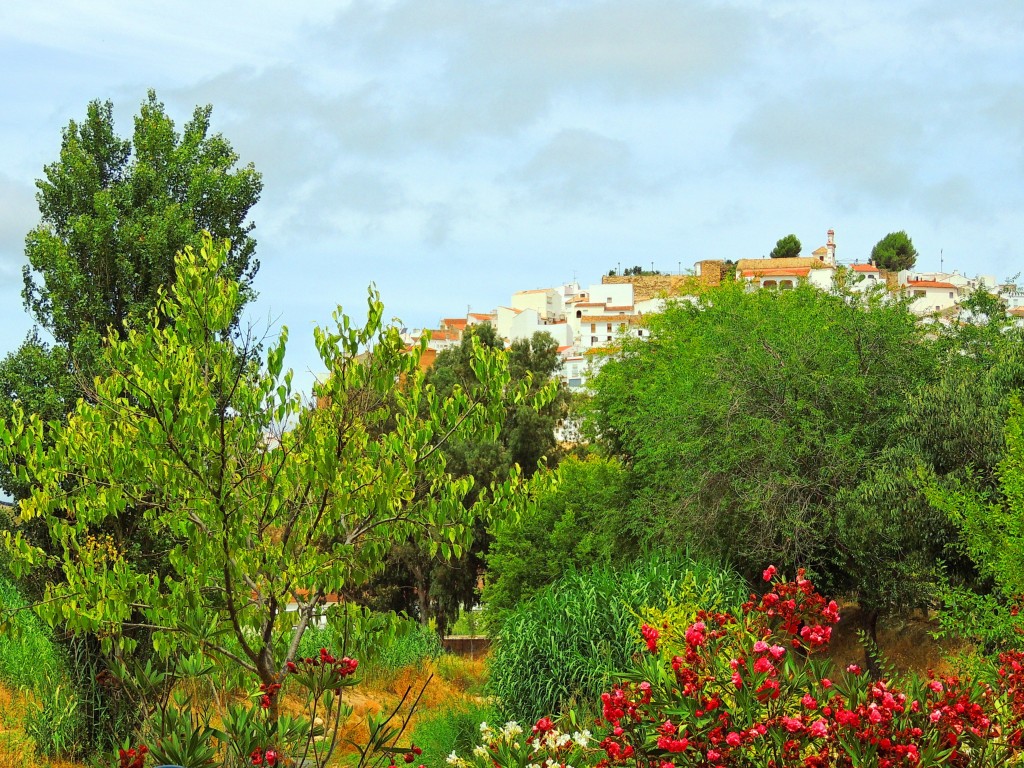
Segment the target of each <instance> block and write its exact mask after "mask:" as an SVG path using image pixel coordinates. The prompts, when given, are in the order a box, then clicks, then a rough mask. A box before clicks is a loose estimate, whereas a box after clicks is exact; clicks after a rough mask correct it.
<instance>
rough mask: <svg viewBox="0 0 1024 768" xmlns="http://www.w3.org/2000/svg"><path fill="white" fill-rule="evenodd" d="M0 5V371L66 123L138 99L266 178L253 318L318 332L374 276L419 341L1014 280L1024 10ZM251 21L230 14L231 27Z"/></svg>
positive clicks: (308, 357)
mask: <svg viewBox="0 0 1024 768" xmlns="http://www.w3.org/2000/svg"><path fill="white" fill-rule="evenodd" d="M155 5H156V4H150V3H137V2H118V1H115V0H90V1H89V2H84V1H82V2H72V1H71V0H55V1H52V2H47V3H40V2H34V1H32V2H30V1H29V0H10V1H9V2H5V3H3V5H2V7H0V71H2V72H3V77H2V78H0V97H2V99H3V103H4V104H5V108H4V110H3V112H2V114H0V145H2V146H3V147H4V152H2V153H0V353H6V352H8V351H11V350H13V349H15V348H16V347H17V346H18V344H19V343H20V341H21V340H22V339H23V338H24V335H25V332H26V331H27V330H28V328H29V327H30V324H31V323H30V320H29V318H28V316H27V315H26V314H25V313H24V311H23V309H22V305H21V298H20V289H21V266H22V264H23V263H24V254H23V243H24V237H25V234H26V233H27V232H28V230H29V229H31V228H32V227H33V226H34V225H35V224H36V223H37V222H38V212H37V209H36V205H35V200H34V187H33V183H34V180H35V179H36V178H37V177H39V176H40V175H41V173H42V168H43V166H44V165H45V164H46V163H49V162H52V161H54V160H55V159H56V157H57V155H58V149H59V145H60V132H61V129H62V128H63V127H64V126H65V125H66V124H67V122H68V121H69V120H70V119H79V118H81V117H82V116H84V114H85V107H86V104H87V102H88V101H90V100H91V99H96V98H99V99H111V100H112V101H113V102H114V104H115V114H116V116H117V120H118V130H119V132H120V133H121V134H122V135H127V134H130V131H131V117H132V115H133V114H134V113H135V112H136V111H137V109H138V106H139V104H140V103H141V101H142V100H143V99H144V97H145V93H146V90H147V89H148V88H154V89H156V91H157V95H158V97H159V98H160V99H161V100H162V101H164V103H165V104H166V107H167V111H168V112H169V113H170V114H171V115H172V117H174V119H175V120H176V121H177V122H178V124H179V125H181V124H183V123H184V122H185V121H187V119H188V118H189V116H190V115H191V112H192V109H193V107H194V106H195V105H196V104H206V103H211V104H213V108H214V110H213V124H214V129H215V130H217V131H220V132H222V133H223V134H224V135H225V136H226V137H228V139H229V140H230V141H231V142H232V144H233V145H234V147H235V149H236V150H237V151H238V152H239V154H240V155H241V157H242V160H243V161H244V162H250V161H251V162H253V163H254V164H255V166H256V167H257V168H258V169H259V170H260V171H262V172H263V175H264V184H265V190H264V193H263V197H262V199H261V201H260V203H259V204H258V205H257V206H256V207H255V208H254V209H253V211H252V213H251V218H252V220H253V221H254V222H255V223H256V229H255V231H254V235H255V236H256V238H257V241H258V246H257V256H258V258H259V259H260V261H261V263H262V269H261V271H260V273H259V275H258V277H257V282H256V288H257V290H258V291H259V293H260V296H259V299H258V301H257V302H256V303H255V304H253V305H251V307H250V315H251V316H252V318H254V320H255V321H256V322H258V323H260V322H262V323H265V322H266V321H267V320H268V319H269V320H271V321H273V322H275V323H284V324H287V325H288V326H289V327H290V329H291V344H290V354H289V362H290V365H291V366H292V367H294V368H295V369H296V371H297V373H298V374H299V381H300V382H306V381H308V377H309V373H308V372H310V371H316V370H319V365H318V364H317V361H316V358H315V353H314V350H313V345H312V343H311V340H310V339H311V332H312V327H313V325H314V324H316V323H325V322H327V321H328V320H329V318H330V315H331V312H332V311H333V310H334V308H335V307H336V306H337V305H338V304H342V305H343V306H344V307H346V308H350V309H352V310H353V311H354V312H355V313H356V314H358V313H359V310H360V309H361V307H362V306H363V303H364V301H365V292H366V286H367V285H368V284H369V283H371V282H373V283H376V285H377V287H378V288H379V289H380V291H381V292H382V294H383V298H384V301H385V304H386V306H387V308H388V311H389V313H390V314H392V315H395V316H397V317H400V318H402V320H403V321H404V323H405V324H407V325H409V326H422V325H430V324H433V323H436V321H437V320H438V318H440V317H441V316H444V315H458V314H462V313H464V312H465V311H466V308H467V306H471V307H472V308H473V310H474V311H485V310H488V309H491V308H492V307H494V306H495V305H497V304H500V303H506V302H507V301H508V296H509V294H511V293H512V292H513V291H514V290H518V289H522V288H535V287H542V286H548V285H554V284H558V283H561V282H565V281H567V280H570V279H572V278H573V276H574V275H575V276H576V277H577V278H578V279H579V280H580V282H583V283H588V282H592V281H595V282H596V281H597V280H598V279H599V276H600V274H602V273H603V272H605V271H607V269H608V268H610V267H614V266H615V265H617V264H622V265H623V266H628V265H633V264H642V265H644V266H648V265H650V264H651V263H652V262H653V263H654V266H655V267H656V268H658V269H661V270H663V271H675V270H676V269H677V268H678V265H679V264H680V263H681V264H682V266H683V267H684V268H687V267H691V266H692V265H693V263H694V262H695V261H697V260H699V259H703V258H742V257H754V256H761V255H764V254H767V252H768V251H769V250H770V249H771V247H772V246H773V245H774V243H775V241H776V240H777V239H778V238H779V237H781V236H782V235H785V234H787V233H790V232H793V233H795V234H796V235H797V236H798V237H799V238H800V239H801V240H802V241H803V243H804V246H805V250H813V249H814V248H815V247H817V246H818V245H821V244H823V242H824V237H825V231H826V230H827V229H829V228H833V229H835V230H836V241H837V244H838V247H837V256H838V257H839V259H840V260H850V261H852V260H854V259H861V260H864V259H866V257H867V256H868V254H869V252H870V250H871V246H872V245H873V244H874V243H875V242H876V241H877V240H878V239H879V238H880V237H882V236H883V235H885V234H886V233H887V232H890V231H894V230H899V229H905V230H906V231H907V232H908V233H909V234H910V235H911V236H912V237H913V239H914V243H915V245H916V246H917V248H918V250H919V251H920V253H921V257H920V260H919V267H920V268H922V269H937V268H938V266H939V254H940V251H942V252H943V254H944V258H945V265H946V267H947V268H958V269H960V270H961V271H964V272H968V273H972V274H973V273H986V274H994V275H995V276H996V277H997V278H1000V279H1002V278H1005V277H1008V276H1011V275H1014V274H1016V273H1017V272H1019V271H1021V269H1024V258H1022V254H1021V236H1022V232H1021V229H1022V228H1021V224H1022V215H1021V211H1022V210H1024V44H1022V43H1021V34H1022V33H1024V3H1020V2H1018V1H1017V0H1003V1H1000V0H991V1H990V2H983V3H977V4H965V3H963V2H958V3H954V2H949V1H947V0H922V1H921V2H899V3H893V2H888V1H886V2H869V1H863V2H862V1H860V0H847V2H843V3H832V2H823V0H771V1H770V2H768V1H766V2H753V1H752V0H751V1H747V0H737V1H736V2H715V1H711V0H690V1H688V2H669V1H668V0H604V1H597V0H594V1H589V2H585V1H583V0H580V1H579V2H568V1H567V2H545V3H524V2H513V1H512V0H505V1H502V0H437V1H436V2H435V1H434V0H394V1H392V2H316V3H282V2H279V0H249V1H248V2H246V3H245V4H244V5H243V4H235V3H232V4H229V3H218V2H209V1H208V2H205V3H196V2H191V0H184V1H182V2H177V3H174V4H173V5H172V4H163V7H160V8H156V7H155ZM243 7H244V11H243V10H241V8H243Z"/></svg>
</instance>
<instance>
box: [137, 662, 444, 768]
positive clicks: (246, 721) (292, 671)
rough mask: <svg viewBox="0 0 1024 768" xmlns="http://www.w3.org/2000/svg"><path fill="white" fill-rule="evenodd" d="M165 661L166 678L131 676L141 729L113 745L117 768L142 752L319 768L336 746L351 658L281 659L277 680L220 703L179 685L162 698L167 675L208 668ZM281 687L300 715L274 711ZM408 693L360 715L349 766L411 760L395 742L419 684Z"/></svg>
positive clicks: (155, 672)
mask: <svg viewBox="0 0 1024 768" xmlns="http://www.w3.org/2000/svg"><path fill="white" fill-rule="evenodd" d="M172 666H173V667H175V670H174V675H173V676H170V675H169V673H165V672H163V671H161V670H159V669H154V668H153V667H152V666H151V665H149V664H147V665H146V667H145V669H144V670H142V674H139V675H136V676H135V677H134V678H133V679H134V681H135V684H137V690H136V693H137V694H138V699H139V702H140V705H141V706H143V707H144V709H145V714H146V717H145V722H146V726H147V727H146V731H145V732H144V733H143V738H142V741H141V742H135V746H132V742H126V743H125V744H124V745H123V746H122V747H121V748H120V749H119V750H118V760H119V762H120V765H121V766H122V767H123V768H142V766H143V765H144V764H145V762H146V756H147V755H148V754H151V755H152V756H153V758H154V760H155V761H156V762H157V763H160V764H174V765H181V766H189V767H190V768H214V767H215V766H224V768H243V766H250V765H256V766H263V765H266V766H270V767H271V768H273V767H274V766H279V765H280V766H287V765H302V766H307V767H308V768H324V767H325V766H326V765H328V764H329V763H330V762H331V758H332V756H333V755H334V753H335V750H336V749H337V747H338V745H339V744H340V734H341V726H342V725H343V724H344V723H345V722H346V721H347V720H348V718H349V717H350V716H351V714H352V707H351V706H349V705H348V704H347V703H346V702H345V700H344V693H345V689H347V688H349V687H351V686H353V685H355V684H356V683H357V681H358V680H357V678H356V677H355V672H356V670H357V668H358V667H359V662H358V661H356V660H355V659H352V658H350V657H348V656H344V657H342V658H336V657H335V656H334V655H333V654H332V653H331V652H330V651H328V650H327V649H326V648H321V649H320V651H319V652H318V653H317V654H315V655H314V656H313V657H307V658H299V659H297V660H296V661H295V662H288V663H287V664H286V665H285V669H284V670H283V672H282V674H281V676H280V677H279V678H278V679H279V682H277V683H272V684H270V685H267V684H263V685H261V686H260V689H259V691H258V692H256V693H254V694H253V695H252V696H251V697H250V701H249V702H248V703H246V704H241V703H238V702H236V701H233V700H231V698H232V697H228V700H227V703H226V706H224V707H209V706H200V705H199V702H198V701H196V699H195V696H194V695H193V694H192V693H191V692H189V691H188V690H187V689H186V688H184V687H178V688H175V689H174V691H173V693H171V694H170V695H168V693H167V692H168V691H169V690H170V685H169V683H170V682H171V681H172V679H173V678H174V677H178V676H180V675H182V674H185V675H190V676H193V677H195V676H205V675H207V674H209V673H210V672H211V671H212V669H211V668H209V667H206V668H203V667H201V666H199V665H198V664H197V660H196V659H195V658H194V657H193V658H181V659H177V660H175V661H174V662H173V664H172ZM428 682H429V681H428ZM424 687H425V686H424ZM296 688H297V689H298V691H295V689H296ZM289 689H291V693H292V694H293V698H294V694H296V693H298V694H299V697H300V699H301V701H302V711H301V713H289V714H281V715H276V714H274V712H275V710H276V706H275V702H276V701H277V700H279V699H282V698H283V697H284V696H285V695H286V691H288V690H289ZM411 692H412V691H411V689H407V690H406V692H405V695H404V696H402V699H401V701H400V702H399V703H398V704H397V705H396V706H395V707H394V708H393V709H392V710H391V711H390V712H386V711H385V712H381V713H380V714H371V715H369V716H368V717H367V720H366V725H367V730H368V741H367V743H365V744H358V745H356V748H357V750H358V752H359V758H358V761H357V762H356V766H357V768H365V767H368V766H382V765H384V762H385V760H386V761H388V762H389V763H391V764H393V763H394V760H395V755H401V754H404V755H405V757H406V762H411V761H412V758H413V756H414V755H417V754H420V753H422V750H420V749H419V748H418V747H416V746H409V747H399V746H398V745H397V742H398V740H399V739H400V738H401V737H402V735H403V734H404V733H405V730H406V728H407V726H408V724H409V720H410V718H411V716H412V713H413V711H414V710H415V708H416V705H417V704H418V702H419V698H420V697H421V696H422V694H423V690H422V689H421V690H420V691H419V694H418V695H416V696H415V697H412V698H410V693H411ZM217 700H218V701H219V700H220V698H219V697H218V699H217Z"/></svg>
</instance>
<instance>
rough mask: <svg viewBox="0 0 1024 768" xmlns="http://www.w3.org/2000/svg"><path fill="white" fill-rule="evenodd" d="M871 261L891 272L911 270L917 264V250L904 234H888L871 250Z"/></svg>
mask: <svg viewBox="0 0 1024 768" xmlns="http://www.w3.org/2000/svg"><path fill="white" fill-rule="evenodd" d="M871 261H872V262H874V263H875V265H876V266H878V267H881V268H882V269H888V270H891V271H893V272H899V271H901V270H904V269H913V267H914V265H915V264H916V263H917V249H916V248H914V243H913V241H911V239H910V236H909V235H908V234H907V233H906V232H904V231H902V230H900V231H899V232H890V233H889V234H888V235H886V236H885V237H883V238H882V239H881V240H879V241H878V242H877V243H875V247H874V248H872V249H871Z"/></svg>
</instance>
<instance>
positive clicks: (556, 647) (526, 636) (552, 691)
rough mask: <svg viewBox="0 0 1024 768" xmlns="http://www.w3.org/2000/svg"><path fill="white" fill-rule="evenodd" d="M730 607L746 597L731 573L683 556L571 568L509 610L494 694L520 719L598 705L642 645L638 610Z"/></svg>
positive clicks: (499, 641)
mask: <svg viewBox="0 0 1024 768" xmlns="http://www.w3.org/2000/svg"><path fill="white" fill-rule="evenodd" d="M669 595H674V596H675V597H676V598H677V599H679V600H683V601H691V602H693V603H699V604H700V605H703V606H715V607H718V608H719V609H722V610H724V609H726V608H729V607H731V606H733V605H736V604H738V603H739V602H740V601H742V599H743V597H744V596H745V591H744V586H743V583H742V581H741V580H740V579H739V578H738V577H737V576H735V575H734V574H733V573H732V572H731V571H728V570H726V569H724V568H722V567H720V566H717V565H712V564H709V563H707V562H703V561H699V560H694V559H692V558H690V557H687V556H684V555H675V556H665V555H660V554H655V555H649V556H647V557H644V558H642V559H640V560H638V561H636V562H635V563H633V564H632V565H631V566H629V567H626V568H623V569H621V570H616V569H613V568H610V567H595V568H592V569H590V570H587V571H572V572H570V573H568V574H567V575H565V576H564V577H563V578H561V579H560V580H559V581H557V582H555V583H554V584H552V585H551V586H550V587H548V588H546V589H544V590H542V591H541V592H540V593H539V594H538V595H536V596H535V597H534V598H533V599H531V600H529V601H527V602H525V603H523V604H522V605H520V606H519V607H518V608H517V609H515V610H514V611H511V612H510V613H509V614H508V615H507V618H506V619H505V620H504V621H503V623H502V625H501V627H500V630H499V631H498V633H497V637H496V638H495V639H496V642H495V647H494V651H493V653H492V656H491V678H490V692H491V693H492V694H493V695H495V696H496V697H497V705H498V707H499V708H500V710H501V713H502V715H504V716H507V717H510V718H514V719H517V720H520V721H525V720H536V719H537V718H538V717H540V716H541V715H543V714H547V713H554V712H559V711H562V710H564V709H567V708H570V707H576V708H586V707H590V706H593V703H594V702H596V701H597V697H598V694H599V693H600V692H601V690H602V689H603V688H604V687H605V686H607V685H609V684H610V683H611V681H612V679H613V675H614V673H615V671H616V670H621V669H625V668H626V667H627V666H628V665H629V662H630V659H631V658H632V656H633V654H634V653H635V652H636V651H637V650H638V649H639V648H640V646H639V645H638V644H637V640H636V637H637V628H638V627H639V626H640V618H639V614H638V612H639V611H641V610H642V609H644V608H647V607H652V606H653V607H659V606H660V607H665V606H666V605H667V602H668V596H669Z"/></svg>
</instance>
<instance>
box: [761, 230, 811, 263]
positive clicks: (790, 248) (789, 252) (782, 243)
mask: <svg viewBox="0 0 1024 768" xmlns="http://www.w3.org/2000/svg"><path fill="white" fill-rule="evenodd" d="M801 248H803V246H802V245H801V244H800V240H799V239H798V238H797V236H796V235H786V236H785V237H780V238H779V241H778V242H777V243H775V247H774V248H772V252H771V253H769V254H768V256H769V258H772V259H790V258H795V257H796V256H799V255H800V249H801Z"/></svg>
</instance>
